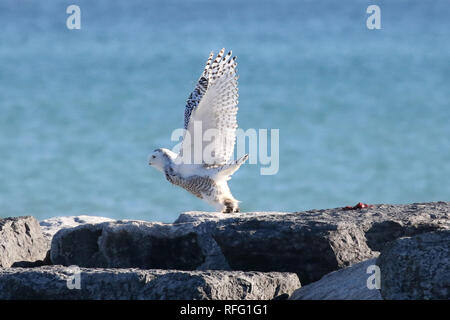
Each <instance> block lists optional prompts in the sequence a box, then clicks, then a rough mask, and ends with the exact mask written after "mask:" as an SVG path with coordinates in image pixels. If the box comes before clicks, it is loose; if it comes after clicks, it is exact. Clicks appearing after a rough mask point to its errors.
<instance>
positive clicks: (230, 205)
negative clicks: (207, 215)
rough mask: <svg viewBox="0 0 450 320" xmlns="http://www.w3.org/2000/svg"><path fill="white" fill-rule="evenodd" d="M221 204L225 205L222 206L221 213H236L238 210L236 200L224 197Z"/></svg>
mask: <svg viewBox="0 0 450 320" xmlns="http://www.w3.org/2000/svg"><path fill="white" fill-rule="evenodd" d="M223 205H224V206H225V207H224V208H223V210H222V213H236V212H239V211H240V209H239V207H238V205H237V201H236V200H231V199H226V200H225V201H224V202H223Z"/></svg>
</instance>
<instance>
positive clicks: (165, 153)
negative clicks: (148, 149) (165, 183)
mask: <svg viewBox="0 0 450 320" xmlns="http://www.w3.org/2000/svg"><path fill="white" fill-rule="evenodd" d="M172 154H173V152H172V151H170V150H168V149H164V148H159V149H156V150H155V151H153V153H152V154H151V155H150V156H149V159H148V164H149V165H150V166H152V167H154V168H156V169H157V170H159V171H161V172H164V168H165V167H166V166H167V165H169V164H170V161H171V159H172V157H173V155H172Z"/></svg>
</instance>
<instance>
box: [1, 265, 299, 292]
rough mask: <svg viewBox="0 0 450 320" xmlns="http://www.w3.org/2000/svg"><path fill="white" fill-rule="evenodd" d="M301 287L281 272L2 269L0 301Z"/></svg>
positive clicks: (261, 290)
mask: <svg viewBox="0 0 450 320" xmlns="http://www.w3.org/2000/svg"><path fill="white" fill-rule="evenodd" d="M77 271H78V272H79V273H78V272H77ZM78 280H79V282H78ZM68 283H69V286H68ZM69 287H71V288H72V289H69ZM298 287H300V282H299V280H298V277H297V275H295V274H293V273H277V272H272V273H261V272H240V271H232V272H230V271H204V272H203V271H173V270H141V269H87V268H80V269H78V270H77V269H73V268H71V267H63V266H44V267H40V268H33V269H23V268H6V269H0V299H21V300H25V299H89V300H92V299H94V300H100V299H102V300H106V299H107V300H116V299H127V300H128V299H176V300H197V299H214V300H215V299H220V300H229V299H233V300H241V299H244V300H245V299H274V298H277V297H279V296H282V295H290V294H291V293H292V292H293V291H294V290H295V289H297V288H298ZM77 288H79V289H77Z"/></svg>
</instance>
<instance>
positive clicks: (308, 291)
mask: <svg viewBox="0 0 450 320" xmlns="http://www.w3.org/2000/svg"><path fill="white" fill-rule="evenodd" d="M375 261H376V259H370V260H367V261H364V262H360V263H357V264H354V265H352V266H350V267H347V268H345V269H342V270H339V271H334V272H331V273H329V274H327V275H325V276H323V277H322V279H320V280H319V281H316V282H313V283H310V284H308V285H306V286H304V287H302V288H299V289H297V290H295V291H294V293H293V294H292V295H291V297H290V299H291V300H382V298H381V294H380V290H378V289H376V288H374V289H369V287H368V286H367V280H368V278H369V277H370V276H371V275H372V274H373V272H372V270H370V269H369V273H368V268H369V267H370V266H374V265H375Z"/></svg>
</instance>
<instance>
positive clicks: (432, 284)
mask: <svg viewBox="0 0 450 320" xmlns="http://www.w3.org/2000/svg"><path fill="white" fill-rule="evenodd" d="M377 264H378V265H379V267H380V270H381V294H382V296H383V298H384V299H402V300H403V299H408V300H410V299H421V300H422V299H446V300H448V299H450V230H447V231H441V232H430V233H425V234H421V235H417V236H414V237H409V238H402V239H398V240H396V241H394V242H393V243H392V244H390V245H389V246H388V247H387V248H385V249H384V250H383V251H382V252H381V255H380V257H379V258H378V260H377Z"/></svg>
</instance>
